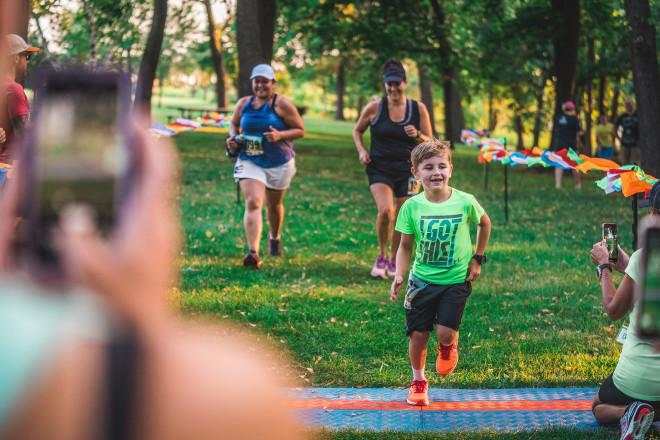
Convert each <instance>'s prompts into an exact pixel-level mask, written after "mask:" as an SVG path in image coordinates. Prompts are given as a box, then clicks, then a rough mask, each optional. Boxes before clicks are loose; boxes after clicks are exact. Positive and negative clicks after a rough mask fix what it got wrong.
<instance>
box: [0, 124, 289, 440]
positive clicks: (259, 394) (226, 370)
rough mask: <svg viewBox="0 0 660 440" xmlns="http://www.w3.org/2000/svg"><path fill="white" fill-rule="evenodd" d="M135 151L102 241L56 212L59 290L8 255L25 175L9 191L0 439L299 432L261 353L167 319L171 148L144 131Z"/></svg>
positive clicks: (172, 242)
mask: <svg viewBox="0 0 660 440" xmlns="http://www.w3.org/2000/svg"><path fill="white" fill-rule="evenodd" d="M135 148H136V150H137V151H136V153H137V156H138V157H139V160H138V164H139V169H138V172H137V178H136V181H135V182H134V189H133V191H132V193H131V197H132V198H131V199H130V200H129V201H128V205H127V209H126V216H125V218H124V221H122V222H121V224H120V225H119V226H118V227H117V230H116V231H115V232H114V233H113V235H112V236H111V237H110V238H109V239H105V238H102V237H101V236H100V235H99V233H98V231H97V230H96V229H95V226H94V222H93V220H92V219H91V218H90V217H89V215H88V212H87V211H84V210H80V209H72V210H70V211H69V212H67V213H66V214H65V215H64V214H63V215H62V216H61V221H60V227H59V231H58V234H57V240H56V243H57V249H58V251H59V254H60V258H61V259H62V263H63V265H62V266H63V268H64V277H65V279H64V281H65V282H64V283H63V284H61V285H60V287H59V288H53V287H52V286H51V287H46V286H44V285H40V284H38V283H37V282H36V281H34V280H32V279H28V278H26V276H25V275H21V273H20V271H19V270H18V269H17V267H16V261H14V260H13V258H12V253H11V252H10V237H11V235H12V234H11V228H12V213H13V212H14V211H15V208H16V206H17V203H18V197H19V186H20V185H22V182H21V181H22V179H23V178H24V177H25V176H22V175H21V174H20V173H19V174H18V178H16V179H14V180H13V181H12V182H11V183H10V184H8V187H7V188H6V189H7V191H5V192H4V193H3V200H2V206H3V210H2V211H0V216H1V217H0V266H1V267H2V268H3V269H4V274H3V275H2V283H0V358H2V359H3V362H2V363H0V437H1V438H5V439H31V438H34V439H39V438H49V439H72V440H74V439H87V438H128V437H134V438H149V439H151V438H158V439H179V438H200V439H205V438H223V437H224V438H278V439H289V438H297V435H298V433H297V432H296V431H295V428H294V427H293V424H292V423H291V419H290V417H289V414H288V413H287V411H286V410H285V409H284V405H283V400H282V398H281V397H280V395H279V389H280V384H279V383H278V382H277V381H276V380H275V379H274V377H277V376H276V375H274V374H273V372H272V371H271V369H272V368H276V367H277V363H276V362H274V361H273V360H272V358H271V359H268V358H267V356H265V355H264V351H263V349H262V348H259V349H256V350H255V349H254V346H255V345H256V344H254V343H253V342H251V341H248V340H247V339H245V340H242V338H240V337H218V336H217V335H215V336H214V335H213V334H212V332H210V331H205V330H202V329H194V328H193V329H185V331H182V329H179V328H178V327H177V326H176V325H175V323H174V319H173V318H172V316H171V314H170V311H169V310H168V302H167V299H166V293H167V292H168V291H170V290H171V287H172V280H173V278H175V274H174V270H173V269H174V267H173V264H174V258H175V256H176V255H178V251H179V242H180V239H179V227H178V222H177V206H176V203H175V202H174V198H175V191H174V187H175V179H174V176H176V175H177V172H176V171H177V170H176V165H175V163H176V161H175V156H174V153H173V149H172V148H171V146H169V145H167V144H165V145H157V144H156V142H153V141H152V140H151V139H150V138H148V135H147V134H146V133H140V134H139V139H138V140H137V141H136V145H135ZM19 335H20V336H19ZM251 349H252V350H253V351H251ZM255 353H260V354H255ZM240 378H244V379H245V380H240ZM254 414H259V419H258V420H257V421H255V418H254Z"/></svg>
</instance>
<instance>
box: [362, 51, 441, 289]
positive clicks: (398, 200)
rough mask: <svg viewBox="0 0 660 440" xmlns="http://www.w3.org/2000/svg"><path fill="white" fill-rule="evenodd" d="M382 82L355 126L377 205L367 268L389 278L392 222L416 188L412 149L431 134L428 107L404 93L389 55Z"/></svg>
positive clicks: (397, 237)
mask: <svg viewBox="0 0 660 440" xmlns="http://www.w3.org/2000/svg"><path fill="white" fill-rule="evenodd" d="M383 82H384V83H385V92H386V96H384V97H383V98H380V99H375V100H373V101H372V102H370V103H369V104H367V106H366V107H365V108H364V110H363V111H362V114H361V115H360V119H358V122H357V124H356V125H355V128H354V129H353V140H354V141H355V146H356V147H357V150H358V154H359V158H360V163H361V164H362V165H366V172H367V177H368V178H369V187H370V188H371V193H372V194H373V196H374V200H375V201H376V205H377V206H378V217H377V218H376V235H377V237H378V258H377V259H376V263H375V264H374V267H373V269H372V270H371V276H372V277H375V278H387V277H388V276H394V274H395V272H396V253H397V250H398V249H399V242H400V241H401V233H400V232H397V231H396V230H395V229H394V226H395V225H396V219H397V216H398V214H399V209H400V208H401V205H403V202H405V201H406V200H407V199H408V198H409V197H410V196H412V195H415V194H416V193H417V192H418V191H419V184H418V183H417V182H415V180H414V177H413V176H412V173H411V172H410V168H411V164H410V152H411V151H412V149H413V148H415V146H416V145H417V144H418V143H420V142H423V141H426V140H429V139H432V137H433V136H432V129H431V119H430V117H429V112H428V111H427V109H426V107H425V106H424V104H423V103H421V102H417V101H413V100H412V99H410V98H407V97H406V95H405V91H406V86H407V84H408V83H407V81H406V72H405V70H404V68H403V65H402V64H401V63H400V62H399V61H398V60H397V59H395V58H390V59H389V60H388V61H387V62H386V63H385V64H384V65H383ZM367 128H371V146H370V148H369V151H367V150H366V149H365V148H364V132H365V131H366V130H367ZM388 242H390V254H389V257H388V254H387V247H388Z"/></svg>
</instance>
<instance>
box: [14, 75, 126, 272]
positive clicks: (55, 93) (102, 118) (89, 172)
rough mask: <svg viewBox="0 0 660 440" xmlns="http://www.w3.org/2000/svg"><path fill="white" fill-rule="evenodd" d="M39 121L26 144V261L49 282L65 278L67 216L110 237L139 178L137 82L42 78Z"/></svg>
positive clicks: (22, 248)
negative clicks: (134, 122) (74, 213)
mask: <svg viewBox="0 0 660 440" xmlns="http://www.w3.org/2000/svg"><path fill="white" fill-rule="evenodd" d="M37 78H38V80H37V85H36V90H35V98H36V99H35V109H36V111H35V115H34V118H33V123H32V126H31V131H30V132H29V133H28V135H27V136H26V137H25V143H24V145H23V156H22V159H21V165H22V173H23V174H24V177H25V179H24V182H25V183H26V187H25V194H24V204H25V206H24V214H23V216H24V217H25V218H24V220H23V221H22V223H21V225H20V227H19V229H18V231H17V236H18V257H19V262H20V264H21V265H22V266H24V267H25V268H26V269H27V270H28V271H29V272H31V273H32V274H33V275H35V276H37V277H39V278H45V279H46V280H57V279H60V278H61V277H62V267H61V264H60V258H59V255H58V252H57V249H56V246H55V239H56V235H57V226H58V224H59V221H60V216H61V214H62V213H63V212H65V211H67V210H69V209H71V208H72V207H75V208H76V209H84V210H86V211H87V212H88V213H89V216H90V218H91V219H92V222H93V226H94V228H95V229H98V230H99V231H100V232H101V234H102V235H103V236H104V237H108V236H109V235H110V234H111V233H112V232H113V230H114V228H115V227H116V224H117V223H118V222H119V221H120V220H121V217H122V215H123V207H124V205H125V203H124V202H125V199H126V196H127V194H128V193H129V187H130V181H131V180H132V179H133V177H132V175H133V172H134V163H133V162H134V160H133V159H134V158H133V156H132V155H131V134H130V133H131V126H130V125H129V124H128V121H129V115H130V107H131V105H130V90H131V85H130V79H129V78H128V77H127V76H126V75H123V74H119V73H96V74H91V73H86V72H71V71H58V72H47V73H43V74H41V75H38V76H37Z"/></svg>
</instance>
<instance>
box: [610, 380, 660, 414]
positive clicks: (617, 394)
mask: <svg viewBox="0 0 660 440" xmlns="http://www.w3.org/2000/svg"><path fill="white" fill-rule="evenodd" d="M598 398H599V399H600V401H601V402H603V403H608V404H610V405H630V404H631V403H633V402H644V403H648V404H649V405H651V406H652V407H653V408H654V409H655V411H656V413H657V412H658V411H660V400H641V399H635V398H634V397H630V396H629V395H627V394H626V393H624V392H623V391H621V390H620V389H618V388H617V387H616V385H615V384H614V381H613V380H612V375H611V374H610V375H609V376H607V379H605V381H604V382H603V384H602V385H601V386H600V389H599V390H598Z"/></svg>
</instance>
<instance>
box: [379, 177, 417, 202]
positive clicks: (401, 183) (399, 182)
mask: <svg viewBox="0 0 660 440" xmlns="http://www.w3.org/2000/svg"><path fill="white" fill-rule="evenodd" d="M367 177H368V178H369V186H371V185H373V184H374V183H384V184H385V185H387V186H389V187H390V188H392V192H393V193H394V197H408V180H409V179H410V178H411V177H413V175H412V174H409V175H407V176H405V177H397V178H392V177H389V176H385V175H383V174H378V173H370V172H367ZM418 186H419V185H418Z"/></svg>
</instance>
